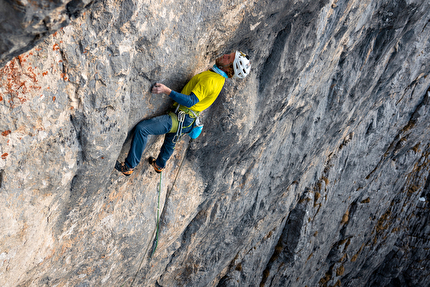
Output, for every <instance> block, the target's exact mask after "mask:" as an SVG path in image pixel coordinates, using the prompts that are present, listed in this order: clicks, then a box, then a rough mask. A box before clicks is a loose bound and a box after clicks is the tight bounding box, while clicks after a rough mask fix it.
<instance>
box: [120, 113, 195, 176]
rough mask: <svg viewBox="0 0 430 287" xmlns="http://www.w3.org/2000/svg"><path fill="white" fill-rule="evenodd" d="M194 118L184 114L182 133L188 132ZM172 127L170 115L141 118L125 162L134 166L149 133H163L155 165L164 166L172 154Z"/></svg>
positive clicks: (173, 146)
mask: <svg viewBox="0 0 430 287" xmlns="http://www.w3.org/2000/svg"><path fill="white" fill-rule="evenodd" d="M193 121H194V119H193V118H191V117H190V116H189V115H186V116H185V120H184V128H183V129H182V133H188V132H190V131H191V130H192V128H193V125H194V124H193ZM171 128H172V118H171V117H170V115H163V116H158V117H155V118H152V119H149V120H143V121H141V122H140V123H138V124H137V126H136V129H135V132H134V136H133V140H132V142H131V147H130V151H129V152H128V156H127V158H126V159H125V163H126V165H127V166H128V167H129V168H135V167H136V166H137V165H138V164H139V162H140V159H141V157H142V153H143V151H144V150H145V146H146V143H147V141H148V136H149V135H163V134H166V136H165V137H164V143H163V146H162V147H161V150H160V153H159V154H158V158H157V161H156V162H155V163H156V164H157V166H159V167H161V168H165V167H166V162H167V160H168V159H169V158H170V156H171V155H172V153H173V151H174V149H175V145H176V143H175V142H174V141H173V139H174V137H175V135H176V133H169V131H170V130H171Z"/></svg>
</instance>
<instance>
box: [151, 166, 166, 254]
mask: <svg viewBox="0 0 430 287" xmlns="http://www.w3.org/2000/svg"><path fill="white" fill-rule="evenodd" d="M162 183H163V172H160V182H159V183H158V185H157V192H158V204H157V229H156V233H155V242H154V243H155V245H154V248H153V249H152V253H151V256H150V258H152V255H154V253H155V250H156V249H157V246H158V233H159V231H160V195H161V188H162Z"/></svg>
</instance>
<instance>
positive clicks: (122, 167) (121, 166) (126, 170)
mask: <svg viewBox="0 0 430 287" xmlns="http://www.w3.org/2000/svg"><path fill="white" fill-rule="evenodd" d="M115 169H116V170H118V171H120V172H122V173H123V174H124V175H125V176H130V175H131V174H132V173H133V169H132V168H129V167H128V166H127V165H126V164H125V162H121V163H119V162H118V161H117V162H116V164H115Z"/></svg>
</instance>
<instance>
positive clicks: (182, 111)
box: [169, 104, 203, 143]
mask: <svg viewBox="0 0 430 287" xmlns="http://www.w3.org/2000/svg"><path fill="white" fill-rule="evenodd" d="M169 115H170V117H171V118H172V128H171V129H170V133H175V136H174V138H173V142H174V143H177V142H179V141H180V140H181V138H182V136H183V135H184V133H182V130H183V129H185V128H188V127H190V126H191V125H193V124H194V127H193V128H192V130H191V131H190V132H189V136H190V137H191V138H192V139H195V138H197V137H198V136H199V135H200V133H201V131H202V129H203V124H201V123H200V118H199V116H200V113H199V112H196V111H193V110H191V109H189V108H187V107H184V106H181V105H179V104H178V105H177V106H176V110H175V112H170V113H169ZM186 115H188V116H190V117H191V118H193V119H194V121H193V122H192V123H191V124H190V125H189V126H187V127H184V121H185V117H186Z"/></svg>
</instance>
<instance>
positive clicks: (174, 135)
mask: <svg viewBox="0 0 430 287" xmlns="http://www.w3.org/2000/svg"><path fill="white" fill-rule="evenodd" d="M250 69H251V64H250V62H249V57H248V56H247V55H246V54H244V53H242V52H239V51H236V52H233V53H231V54H226V55H223V56H221V57H219V58H217V59H216V61H215V65H213V67H212V68H211V69H209V70H207V71H205V72H202V73H200V74H197V75H195V76H194V77H193V78H192V79H191V80H190V81H189V82H188V83H187V84H186V85H185V87H184V88H183V89H182V91H181V93H178V92H175V91H173V90H171V89H170V88H168V87H167V86H165V85H163V84H161V83H156V84H155V85H154V86H153V88H152V93H154V94H167V95H169V96H170V97H171V98H172V99H173V100H174V101H175V104H174V106H176V111H175V112H170V113H169V114H166V115H162V116H158V117H155V118H152V119H148V120H143V121H141V122H140V123H138V124H137V126H136V130H135V133H134V136H133V140H132V143H131V147H130V150H129V153H128V156H127V158H126V159H125V162H122V163H119V162H117V164H116V166H115V168H116V169H117V170H118V171H120V172H122V173H123V174H124V175H126V176H129V175H131V174H132V173H133V169H134V168H135V167H136V166H137V165H138V164H139V162H140V159H141V157H142V153H143V151H144V149H145V146H146V142H147V137H148V135H162V134H166V136H165V138H164V143H163V145H162V147H161V150H160V153H159V155H158V158H157V159H155V158H153V157H150V158H149V164H150V165H151V166H152V167H153V168H154V170H155V171H156V172H158V173H160V172H162V171H163V170H164V168H165V166H166V162H167V160H168V159H169V158H170V156H171V155H172V153H173V150H174V148H175V144H176V142H177V141H178V140H179V139H180V137H181V135H182V134H184V133H189V132H190V131H191V130H192V129H193V127H194V126H195V125H196V118H197V117H198V116H199V113H200V112H202V111H203V110H205V109H207V108H208V107H209V106H210V105H212V103H213V102H214V101H215V100H216V98H217V97H218V95H219V94H220V92H221V90H222V88H223V86H224V83H225V79H226V78H245V77H246V76H247V75H248V74H249V72H250Z"/></svg>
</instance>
